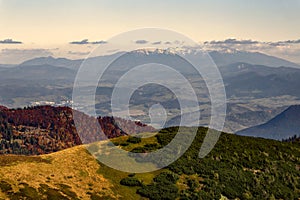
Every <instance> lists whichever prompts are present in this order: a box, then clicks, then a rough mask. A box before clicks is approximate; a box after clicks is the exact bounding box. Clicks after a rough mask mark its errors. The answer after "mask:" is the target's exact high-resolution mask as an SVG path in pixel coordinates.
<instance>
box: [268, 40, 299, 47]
mask: <svg viewBox="0 0 300 200" xmlns="http://www.w3.org/2000/svg"><path fill="white" fill-rule="evenodd" d="M268 44H270V45H272V46H285V45H288V44H300V39H299V40H286V41H278V42H269V43H268Z"/></svg>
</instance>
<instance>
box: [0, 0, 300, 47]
mask: <svg viewBox="0 0 300 200" xmlns="http://www.w3.org/2000/svg"><path fill="white" fill-rule="evenodd" d="M142 27H158V28H167V29H172V30H175V31H178V32H181V33H183V34H185V35H187V36H189V37H191V38H193V39H194V40H196V41H206V40H223V39H226V38H232V37H234V38H238V39H253V40H262V41H278V40H288V39H299V38H300V1H299V0H207V1H201V0H184V1H183V0H164V1H162V0H99V1H97V0H0V30H1V32H0V40H2V39H6V38H12V39H15V40H19V41H23V42H24V43H25V44H28V45H29V44H41V45H45V44H53V45H54V44H62V43H68V42H70V41H73V40H80V39H85V38H88V39H90V40H102V39H104V40H105V39H108V38H110V37H111V36H113V35H115V34H118V33H121V32H124V31H128V30H131V29H137V28H142Z"/></svg>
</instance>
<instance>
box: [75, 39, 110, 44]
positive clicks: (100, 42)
mask: <svg viewBox="0 0 300 200" xmlns="http://www.w3.org/2000/svg"><path fill="white" fill-rule="evenodd" d="M106 43H107V42H106V41H103V40H100V41H94V42H89V40H88V39H84V40H81V41H73V42H70V44H78V45H85V44H106Z"/></svg>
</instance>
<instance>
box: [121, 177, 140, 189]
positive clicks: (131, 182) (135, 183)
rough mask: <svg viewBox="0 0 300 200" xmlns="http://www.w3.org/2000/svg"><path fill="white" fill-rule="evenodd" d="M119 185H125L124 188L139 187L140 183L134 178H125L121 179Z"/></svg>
mask: <svg viewBox="0 0 300 200" xmlns="http://www.w3.org/2000/svg"><path fill="white" fill-rule="evenodd" d="M120 184H121V185H126V186H131V187H133V186H141V185H142V183H141V181H139V180H138V179H137V178H135V177H126V178H123V179H122V180H121V181H120Z"/></svg>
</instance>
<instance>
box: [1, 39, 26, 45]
mask: <svg viewBox="0 0 300 200" xmlns="http://www.w3.org/2000/svg"><path fill="white" fill-rule="evenodd" d="M0 44H22V42H20V41H15V40H13V39H5V40H0Z"/></svg>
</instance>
